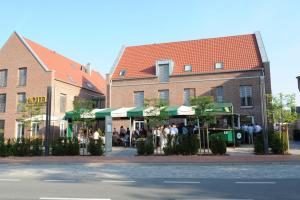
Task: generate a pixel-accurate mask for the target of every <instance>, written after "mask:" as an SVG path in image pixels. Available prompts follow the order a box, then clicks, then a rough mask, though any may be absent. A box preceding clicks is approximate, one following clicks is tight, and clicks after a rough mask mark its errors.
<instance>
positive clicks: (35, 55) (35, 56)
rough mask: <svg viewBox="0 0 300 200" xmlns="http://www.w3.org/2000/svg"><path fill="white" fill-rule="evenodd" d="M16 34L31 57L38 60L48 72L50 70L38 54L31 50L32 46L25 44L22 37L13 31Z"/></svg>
mask: <svg viewBox="0 0 300 200" xmlns="http://www.w3.org/2000/svg"><path fill="white" fill-rule="evenodd" d="M15 34H16V36H17V37H18V38H19V39H20V41H21V42H22V43H23V44H24V45H25V47H26V48H27V49H28V50H29V52H30V53H31V54H32V55H33V57H34V58H35V59H36V60H37V61H38V63H39V64H40V65H41V66H42V67H43V68H44V70H45V71H47V72H50V71H51V70H49V69H48V67H47V66H46V65H45V64H44V63H43V61H42V60H41V59H40V58H39V57H38V55H37V54H36V53H35V52H34V51H33V50H32V48H31V47H30V46H29V45H28V44H27V42H26V41H25V40H24V38H23V37H22V36H21V35H20V34H19V33H17V32H16V31H15Z"/></svg>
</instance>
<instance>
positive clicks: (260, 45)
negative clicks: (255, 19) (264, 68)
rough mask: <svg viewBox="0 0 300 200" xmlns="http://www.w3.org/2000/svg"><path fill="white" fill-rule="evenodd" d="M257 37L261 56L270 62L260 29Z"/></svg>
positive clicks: (263, 60)
mask: <svg viewBox="0 0 300 200" xmlns="http://www.w3.org/2000/svg"><path fill="white" fill-rule="evenodd" d="M254 34H255V38H256V42H257V46H258V49H259V53H260V57H261V60H262V62H263V63H266V62H269V60H268V56H267V52H266V49H265V46H264V43H263V40H262V38H261V34H260V32H259V31H256V32H255V33H254Z"/></svg>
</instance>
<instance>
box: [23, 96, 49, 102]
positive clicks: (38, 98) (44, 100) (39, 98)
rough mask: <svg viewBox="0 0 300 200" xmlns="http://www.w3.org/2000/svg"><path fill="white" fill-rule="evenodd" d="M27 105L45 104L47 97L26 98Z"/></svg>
mask: <svg viewBox="0 0 300 200" xmlns="http://www.w3.org/2000/svg"><path fill="white" fill-rule="evenodd" d="M26 102H27V103H46V102H47V97H28V98H27V99H26Z"/></svg>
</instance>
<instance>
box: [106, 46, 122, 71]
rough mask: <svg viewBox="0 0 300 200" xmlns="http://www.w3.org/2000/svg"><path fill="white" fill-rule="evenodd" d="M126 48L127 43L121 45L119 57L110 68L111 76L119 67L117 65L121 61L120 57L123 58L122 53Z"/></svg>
mask: <svg viewBox="0 0 300 200" xmlns="http://www.w3.org/2000/svg"><path fill="white" fill-rule="evenodd" d="M125 49H126V45H123V46H122V47H121V49H120V51H119V54H118V56H117V58H116V59H115V61H114V63H113V65H112V66H111V68H110V71H109V74H110V76H112V75H113V74H114V72H115V69H116V68H117V66H118V64H119V61H120V59H121V57H122V55H123V53H124V51H125Z"/></svg>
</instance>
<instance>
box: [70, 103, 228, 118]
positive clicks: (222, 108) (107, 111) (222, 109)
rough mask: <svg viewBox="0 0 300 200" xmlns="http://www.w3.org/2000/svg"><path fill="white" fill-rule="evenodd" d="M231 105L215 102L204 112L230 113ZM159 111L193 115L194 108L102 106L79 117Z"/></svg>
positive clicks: (149, 114) (132, 114)
mask: <svg viewBox="0 0 300 200" xmlns="http://www.w3.org/2000/svg"><path fill="white" fill-rule="evenodd" d="M232 109H233V105H232V104H231V103H215V104H214V107H213V108H212V109H209V110H207V111H206V112H207V113H209V114H212V115H230V114H232ZM77 113H78V112H75V111H70V112H67V113H66V115H65V119H74V118H75V117H76V116H74V115H77ZM160 113H163V114H166V115H168V116H193V115H195V108H194V107H193V106H167V107H163V108H160V109H158V108H155V107H147V108H145V107H122V108H119V109H113V108H104V109H94V110H92V111H91V112H83V113H82V114H81V115H80V117H81V118H84V119H101V118H105V116H111V117H112V118H120V117H121V118H123V117H124V118H130V117H132V118H134V117H147V116H158V115H160Z"/></svg>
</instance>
